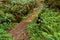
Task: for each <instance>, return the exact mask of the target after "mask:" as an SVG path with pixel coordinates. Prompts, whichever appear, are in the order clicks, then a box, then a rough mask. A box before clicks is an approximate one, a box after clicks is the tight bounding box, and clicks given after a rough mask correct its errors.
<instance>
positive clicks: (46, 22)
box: [27, 4, 60, 40]
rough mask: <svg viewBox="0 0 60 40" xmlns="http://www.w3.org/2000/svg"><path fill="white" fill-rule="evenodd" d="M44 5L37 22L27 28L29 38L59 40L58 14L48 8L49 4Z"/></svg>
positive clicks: (31, 39) (59, 22)
mask: <svg viewBox="0 0 60 40" xmlns="http://www.w3.org/2000/svg"><path fill="white" fill-rule="evenodd" d="M44 5H45V6H44V7H43V9H42V10H41V11H40V13H39V16H38V20H37V21H36V22H31V23H30V24H29V25H28V26H27V31H28V35H29V38H30V40H60V12H59V10H55V8H51V7H49V4H47V5H46V4H44ZM51 6H52V5H51ZM54 7H56V5H55V6H54Z"/></svg>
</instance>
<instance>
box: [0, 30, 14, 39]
mask: <svg viewBox="0 0 60 40" xmlns="http://www.w3.org/2000/svg"><path fill="white" fill-rule="evenodd" d="M0 40H13V38H12V36H11V35H10V34H7V33H6V31H5V30H3V29H0Z"/></svg>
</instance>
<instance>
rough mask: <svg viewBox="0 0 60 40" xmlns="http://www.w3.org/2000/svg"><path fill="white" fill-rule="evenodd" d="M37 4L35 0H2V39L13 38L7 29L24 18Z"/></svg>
mask: <svg viewBox="0 0 60 40" xmlns="http://www.w3.org/2000/svg"><path fill="white" fill-rule="evenodd" d="M35 4H36V3H35V0H0V40H13V38H12V35H10V34H7V33H6V31H7V30H9V29H11V28H13V26H14V25H15V24H17V23H19V22H20V21H21V20H23V16H27V14H28V12H29V11H31V10H33V8H34V7H35Z"/></svg>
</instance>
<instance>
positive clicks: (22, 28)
mask: <svg viewBox="0 0 60 40" xmlns="http://www.w3.org/2000/svg"><path fill="white" fill-rule="evenodd" d="M36 2H37V5H38V6H39V8H38V9H36V10H34V11H33V13H32V14H31V15H29V16H28V18H26V19H25V20H23V21H22V22H21V23H19V24H18V25H16V26H15V27H14V28H13V29H12V30H10V31H8V33H10V34H12V36H13V38H14V40H29V37H28V33H27V30H26V26H27V25H28V24H29V23H30V22H31V21H32V20H33V18H34V17H35V15H37V13H38V12H39V9H41V8H42V4H41V3H40V2H39V1H38V0H36Z"/></svg>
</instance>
